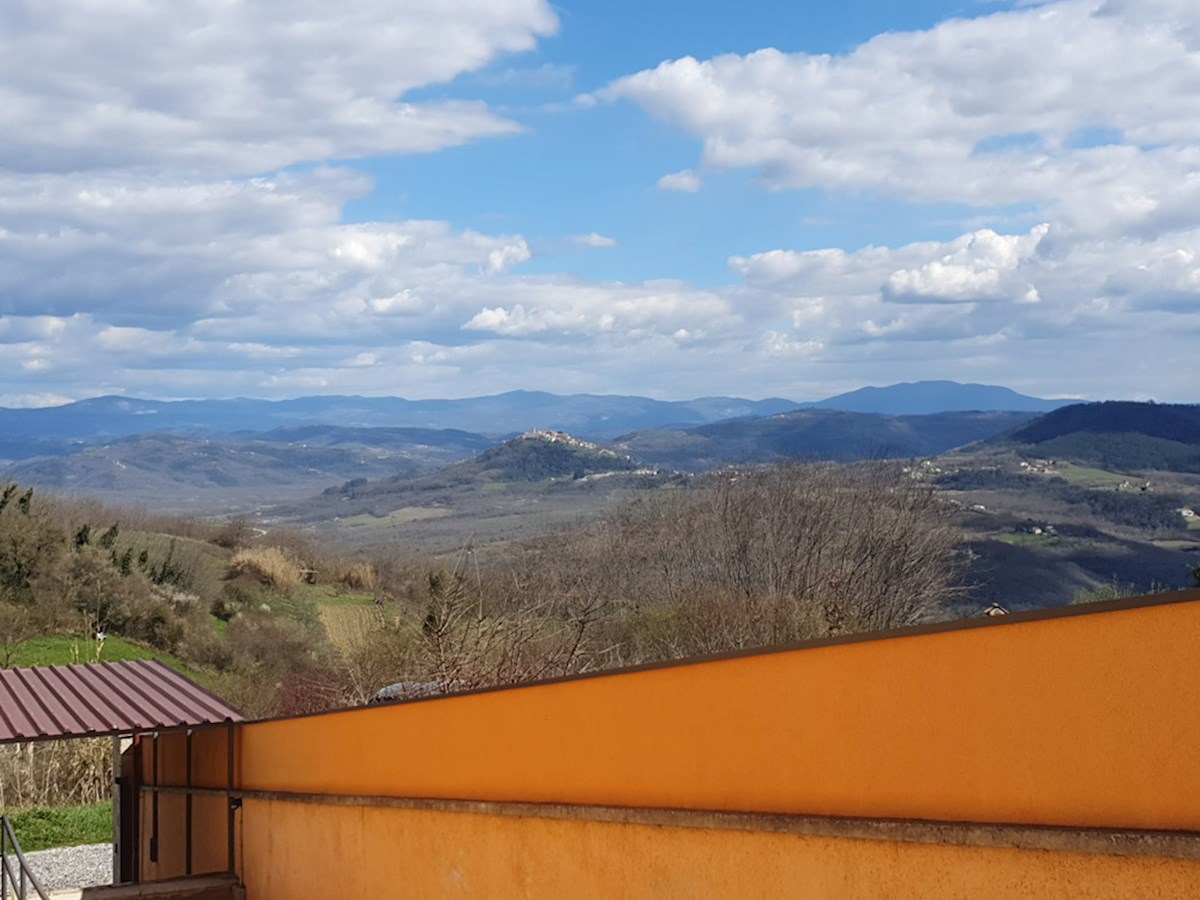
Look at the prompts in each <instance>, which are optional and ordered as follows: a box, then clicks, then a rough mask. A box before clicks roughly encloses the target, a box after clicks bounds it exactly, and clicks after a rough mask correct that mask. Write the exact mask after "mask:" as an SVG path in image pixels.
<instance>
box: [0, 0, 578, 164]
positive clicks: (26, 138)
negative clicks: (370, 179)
mask: <svg viewBox="0 0 1200 900" xmlns="http://www.w3.org/2000/svg"><path fill="white" fill-rule="evenodd" d="M556 28H557V20H556V17H555V16H554V13H553V12H552V11H551V10H550V8H549V6H548V5H547V4H546V3H545V2H544V0H447V2H440V0H439V2H433V0H401V2H384V0H348V2H345V3H336V4H320V3H305V4H301V5H297V4H295V3H284V2H279V0H275V2H270V0H268V2H261V3H207V2H201V0H178V2H172V3H166V4H158V3H126V4H118V5H113V4H111V3H101V2H97V0H83V2H76V0H41V2H38V3H36V4H23V5H21V6H20V7H19V8H18V9H16V10H14V11H12V12H11V13H10V14H9V15H8V17H7V21H6V25H5V27H4V28H3V29H0V130H3V131H4V133H5V134H6V135H7V137H6V140H5V141H4V142H3V146H2V147H0V166H2V167H5V168H8V169H10V170H13V171H18V172H64V171H84V170H93V171H94V170H114V169H129V168H135V169H138V170H141V171H147V170H149V171H170V172H175V173H178V172H197V173H208V174H214V173H215V174H219V175H223V176H224V175H231V174H254V173H259V172H264V171H271V170H275V169H279V168H282V167H284V166H288V165H291V164H292V163H295V162H300V161H305V160H324V159H331V158H339V159H346V158H350V157H356V156H365V155H368V154H382V153H412V152H425V151H430V150H436V149H438V148H441V147H447V146H452V145H455V144H461V143H464V142H466V141H469V140H473V139H475V138H479V137H484V136H488V135H495V134H502V133H507V132H511V131H513V130H514V129H515V128H516V126H515V125H514V124H513V123H512V122H508V121H505V120H503V119H501V118H500V117H498V116H496V115H495V114H494V113H493V112H491V111H490V110H488V109H487V107H485V106H484V105H483V104H481V103H474V102H461V101H456V102H437V103H433V102H409V101H405V100H404V96H405V95H406V94H407V93H409V92H411V91H412V90H413V89H415V88H418V87H421V86H424V85H430V84H437V83H441V82H446V81H449V80H451V79H452V78H454V77H455V76H457V75H459V74H461V73H463V72H469V71H472V70H475V69H479V68H482V67H483V66H485V65H487V64H488V63H489V62H491V61H492V60H494V59H495V58H496V57H497V56H499V55H500V54H504V53H512V52H518V51H523V50H529V49H531V48H532V47H533V46H534V45H535V42H536V40H537V38H538V37H539V36H544V35H548V34H551V33H553V32H554V31H555V30H556ZM47 60H53V61H54V64H52V65H48V64H47Z"/></svg>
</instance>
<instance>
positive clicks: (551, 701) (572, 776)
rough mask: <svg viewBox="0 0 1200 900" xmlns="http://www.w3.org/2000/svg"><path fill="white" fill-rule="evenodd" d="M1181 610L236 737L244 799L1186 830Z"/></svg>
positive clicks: (907, 642)
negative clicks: (400, 800) (374, 799)
mask: <svg viewBox="0 0 1200 900" xmlns="http://www.w3.org/2000/svg"><path fill="white" fill-rule="evenodd" d="M1197 659H1200V602H1180V603H1173V604H1159V605H1148V606H1141V607H1135V608H1124V609H1115V610H1110V611H1105V612H1098V613H1095V614H1093V615H1078V616H1070V617H1065V618H1051V619H1045V620H1039V621H1014V622H1012V623H1005V624H998V625H990V626H987V627H982V628H971V629H967V630H954V631H945V632H940V633H932V634H919V635H914V636H901V637H893V638H888V639H881V640H870V641H863V642H858V643H848V644H839V645H833V646H819V647H812V648H804V649H797V650H790V651H784V652H777V653H766V654H761V655H752V656H744V657H738V658H733V659H725V660H720V661H714V662H706V663H698V664H694V665H681V666H670V667H665V668H657V669H650V670H646V671H639V672H632V673H626V674H614V675H610V676H603V677H596V678H587V679H582V680H570V681H564V682H559V683H553V684H546V685H540V686H531V687H525V688H516V689H510V690H503V691H495V692H487V693H480V694H472V695H465V696H460V697H451V698H447V699H440V700H432V701H425V702H416V703H408V704H401V705H394V706H384V707H371V708H365V709H356V710H352V711H346V712H341V713H335V714H326V715H321V716H313V717H307V718H297V719H290V720H279V721H273V722H264V723H258V724H251V725H247V726H244V727H242V728H241V729H240V740H239V751H238V756H239V766H240V773H239V782H240V784H241V786H242V787H244V788H247V789H256V790H269V791H293V792H315V793H334V794H368V795H382V796H390V797H433V798H462V799H474V800H494V801H525V802H536V803H567V804H597V805H608V806H631V807H668V808H676V809H708V810H734V811H755V812H772V813H793V814H804V815H833V816H858V817H868V818H872V817H878V818H899V819H932V820H943V821H969V822H997V823H1022V824H1051V825H1069V826H1083V827H1102V828H1158V829H1189V830H1200V804H1197V803H1196V802H1195V801H1196V798H1197V797H1200V716H1198V715H1197V714H1196V710H1197V709H1200V679H1198V678H1196V677H1195V665H1196V660H1197Z"/></svg>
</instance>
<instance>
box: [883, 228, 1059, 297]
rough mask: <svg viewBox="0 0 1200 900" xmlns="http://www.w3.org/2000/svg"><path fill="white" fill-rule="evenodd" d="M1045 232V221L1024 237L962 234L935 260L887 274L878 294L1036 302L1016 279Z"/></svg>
mask: <svg viewBox="0 0 1200 900" xmlns="http://www.w3.org/2000/svg"><path fill="white" fill-rule="evenodd" d="M1049 230H1050V226H1049V225H1039V226H1038V227H1037V228H1035V229H1033V231H1031V232H1030V233H1029V234H1027V235H999V234H996V232H994V231H992V230H991V229H984V230H982V231H977V232H974V233H972V234H967V235H963V236H962V237H960V238H958V239H957V240H955V241H953V242H952V243H951V244H950V246H949V247H948V248H947V249H948V250H949V252H947V253H945V254H943V255H942V256H940V257H938V258H937V259H933V260H930V261H929V262H927V263H925V264H923V265H921V266H919V267H917V268H912V269H899V270H897V271H895V272H893V273H892V274H891V275H889V276H888V277H887V280H886V281H885V282H884V284H883V296H884V298H885V299H888V300H893V301H897V302H918V303H961V302H976V301H989V300H1013V301H1015V302H1018V303H1037V302H1038V301H1039V300H1040V299H1041V297H1040V296H1039V295H1038V290H1037V288H1036V287H1034V286H1033V285H1032V284H1030V283H1029V282H1028V281H1025V280H1024V279H1022V278H1021V274H1020V270H1021V268H1022V266H1023V265H1024V264H1025V263H1026V262H1028V261H1029V260H1030V259H1031V258H1032V257H1033V255H1034V254H1035V253H1036V252H1037V247H1038V243H1039V242H1040V241H1041V239H1042V238H1043V237H1045V235H1046V233H1047V232H1048V231H1049Z"/></svg>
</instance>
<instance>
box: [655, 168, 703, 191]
mask: <svg viewBox="0 0 1200 900" xmlns="http://www.w3.org/2000/svg"><path fill="white" fill-rule="evenodd" d="M702 184H703V183H702V182H701V180H700V176H699V175H697V174H696V173H695V172H693V171H692V170H691V169H684V170H683V171H682V172H672V173H671V174H669V175H664V176H663V177H662V178H660V179H658V186H659V187H660V188H661V189H662V190H664V191H686V192H688V193H693V194H694V193H695V192H696V191H698V190H700V188H701V186H702Z"/></svg>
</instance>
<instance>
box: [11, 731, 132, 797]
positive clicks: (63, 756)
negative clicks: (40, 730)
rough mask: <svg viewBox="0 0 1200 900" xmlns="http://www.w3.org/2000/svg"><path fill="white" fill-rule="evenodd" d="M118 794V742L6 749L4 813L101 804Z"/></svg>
mask: <svg viewBox="0 0 1200 900" xmlns="http://www.w3.org/2000/svg"><path fill="white" fill-rule="evenodd" d="M111 793H112V740H111V739H110V738H82V739H76V740H70V741H45V742H42V743H27V744H6V745H3V746H0V809H19V808H23V807H31V806H56V805H60V804H74V803H96V802H98V801H100V800H104V799H107V798H108V797H109V796H110V794H111Z"/></svg>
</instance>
